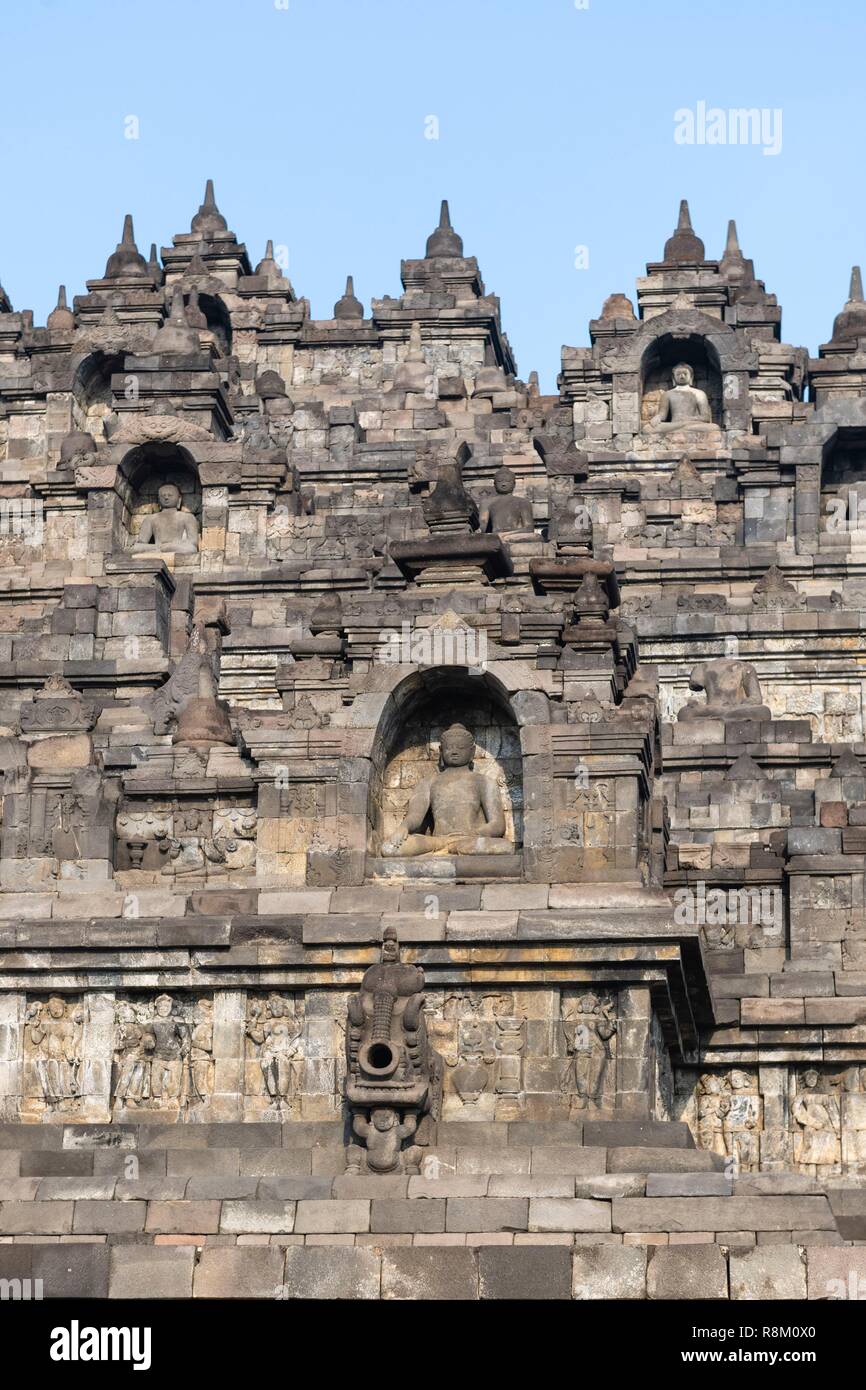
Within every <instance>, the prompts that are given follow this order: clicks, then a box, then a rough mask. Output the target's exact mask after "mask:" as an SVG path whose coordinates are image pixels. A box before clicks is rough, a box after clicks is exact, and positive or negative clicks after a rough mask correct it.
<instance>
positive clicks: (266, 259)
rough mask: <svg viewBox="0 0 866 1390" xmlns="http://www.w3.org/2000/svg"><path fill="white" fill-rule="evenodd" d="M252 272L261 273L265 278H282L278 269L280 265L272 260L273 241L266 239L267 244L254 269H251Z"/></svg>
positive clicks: (281, 273)
mask: <svg viewBox="0 0 866 1390" xmlns="http://www.w3.org/2000/svg"><path fill="white" fill-rule="evenodd" d="M253 274H254V275H263V276H264V278H265V279H266V280H282V279H283V272H282V270H281V269H280V266H279V265H278V264H277V262H276V261H275V260H274V243H273V242H272V241H270V240H269V241H268V244H267V246H266V247H265V254H264V255H263V256H262V259H261V260H260V261H259V263H258V265H257V266H256V268H255V270H254V271H253Z"/></svg>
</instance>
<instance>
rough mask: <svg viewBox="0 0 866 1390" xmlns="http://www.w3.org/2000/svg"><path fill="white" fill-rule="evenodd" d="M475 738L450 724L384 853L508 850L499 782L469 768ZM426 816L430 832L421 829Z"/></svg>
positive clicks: (500, 851) (390, 854)
mask: <svg viewBox="0 0 866 1390" xmlns="http://www.w3.org/2000/svg"><path fill="white" fill-rule="evenodd" d="M474 755H475V740H474V738H473V736H472V734H471V733H470V732H469V730H468V729H466V728H464V726H463V725H462V724H452V725H451V727H450V728H448V729H446V730H445V731H444V733H443V734H442V737H441V740H440V744H439V771H438V772H437V773H436V775H435V777H433V778H432V779H431V780H430V781H429V782H422V783H421V784H420V785H419V786H418V787H417V788H416V790H415V792H414V793H413V795H412V799H411V801H410V802H409V807H408V810H407V812H406V817H405V820H404V821H403V824H402V825H401V826H400V827H399V828H398V829H397V831H396V832H395V833H394V835H393V836H392V837H391V839H389V840H386V841H385V843H384V844H383V846H382V854H383V855H384V856H385V857H391V858H393V857H395V856H401V857H403V856H406V857H410V856H415V855H422V854H511V853H513V850H514V846H513V845H512V844H511V842H510V841H509V840H506V839H505V811H504V809H503V805H502V794H501V792H500V790H499V787H498V786H497V785H496V783H495V782H494V781H493V780H492V778H490V777H485V776H483V774H481V773H480V772H475V771H474V770H473V762H472V760H473V757H474ZM428 816H429V817H430V818H431V819H432V822H433V830H432V834H429V835H428V834H426V833H423V830H422V827H423V826H424V823H425V821H426V820H427V818H428Z"/></svg>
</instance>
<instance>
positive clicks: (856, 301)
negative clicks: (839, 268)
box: [833, 265, 866, 342]
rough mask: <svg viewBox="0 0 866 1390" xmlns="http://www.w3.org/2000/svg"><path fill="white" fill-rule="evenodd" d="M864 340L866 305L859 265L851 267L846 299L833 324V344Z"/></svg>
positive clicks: (865, 334)
mask: <svg viewBox="0 0 866 1390" xmlns="http://www.w3.org/2000/svg"><path fill="white" fill-rule="evenodd" d="M858 338H866V303H864V302H863V277H862V275H861V274H860V267H859V265H855V266H852V267H851V283H850V285H849V287H848V299H847V301H846V303H845V307H844V309H843V310H842V312H841V313H840V314H837V315H836V319H835V322H834V323H833V342H848V341H854V340H856V339H858Z"/></svg>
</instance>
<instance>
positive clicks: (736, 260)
mask: <svg viewBox="0 0 866 1390" xmlns="http://www.w3.org/2000/svg"><path fill="white" fill-rule="evenodd" d="M719 271H720V273H721V275H722V278H723V279H724V280H727V282H728V284H729V285H734V286H736V287H737V288H738V289H739V288H741V287H742V288H745V287H746V286H747V285H751V284H753V283H754V280H755V267H754V264H753V263H752V261H748V260H746V257H745V256H744V255H743V253H742V251H741V250H740V241H739V237H738V236H737V224H736V222H735V221H734V219H733V217H732V218H731V220H730V221H729V222H728V236H727V240H726V241H725V254H724V255H723V256H722V259H721V260H720V261H719Z"/></svg>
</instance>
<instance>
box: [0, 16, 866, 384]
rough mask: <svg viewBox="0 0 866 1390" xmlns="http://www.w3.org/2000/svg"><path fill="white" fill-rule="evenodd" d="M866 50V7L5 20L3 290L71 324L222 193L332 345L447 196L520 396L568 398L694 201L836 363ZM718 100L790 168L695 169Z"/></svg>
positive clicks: (387, 286) (704, 159)
mask: <svg viewBox="0 0 866 1390" xmlns="http://www.w3.org/2000/svg"><path fill="white" fill-rule="evenodd" d="M586 2H587V0H579V3H580V4H586ZM283 5H285V6H286V7H285V8H281V6H283ZM864 39H866V6H864V5H863V4H862V0H825V3H824V4H823V5H821V6H819V5H816V4H813V3H809V4H807V3H805V0H785V2H784V3H783V0H760V3H757V0H728V3H726V4H725V5H724V6H705V5H701V4H699V3H695V4H687V3H685V0H660V2H659V3H656V4H647V3H646V0H644V2H643V3H640V0H588V8H584V9H581V8H578V7H577V5H576V4H575V0H435V3H432V4H417V3H412V0H354V3H352V0H172V3H169V0H139V3H137V4H131V3H125V4H124V3H118V4H110V3H107V0H29V3H27V4H18V5H12V4H11V3H10V2H9V0H6V3H4V4H3V5H2V7H0V48H2V52H3V72H2V78H0V169H2V179H0V187H2V192H3V213H2V216H0V282H2V284H3V285H4V287H5V289H6V291H7V293H8V294H9V296H10V298H11V299H12V301H13V304H14V306H15V307H16V308H32V309H33V310H34V312H35V315H36V321H37V322H39V323H43V322H44V320H45V316H46V314H47V313H48V311H49V310H50V309H51V307H52V306H53V304H54V300H55V297H56V288H57V285H58V283H60V282H61V281H62V282H65V284H66V286H67V290H68V293H69V295H70V297H71V296H72V295H73V294H77V293H82V292H83V291H84V281H85V280H86V279H88V278H94V277H97V276H100V275H101V274H102V272H103V270H104V265H105V260H106V258H107V256H108V255H109V253H110V252H111V251H112V250H113V249H114V246H115V244H116V242H117V240H118V239H119V236H120V231H121V224H122V218H123V214H124V213H125V212H127V211H129V212H132V214H133V216H134V218H135V230H136V237H137V240H138V243H139V246H140V247H141V249H142V250H144V252H145V254H147V251H148V248H149V246H150V243H151V241H156V242H157V244H158V246H160V247H161V246H164V245H167V244H170V242H171V236H172V234H173V233H175V232H179V231H188V230H189V222H190V218H191V216H192V214H193V213H194V212H195V210H196V208H197V207H198V204H199V202H200V201H201V197H202V192H203V189H204V183H205V179H206V178H207V177H208V176H210V177H212V178H213V179H214V181H215V184H216V193H217V201H218V203H219V205H220V208H221V210H222V212H223V213H224V214H225V216H226V217H227V219H228V222H229V226H230V227H231V228H232V230H233V231H235V232H236V233H237V235H238V236H239V238H241V239H242V240H243V241H245V243H246V245H247V248H248V250H249V253H250V256H251V259H252V260H253V262H255V261H256V260H258V259H259V257H260V256H261V255H262V253H263V250H264V244H265V240H266V238H267V237H272V238H273V239H274V240H275V242H277V243H278V244H282V245H285V246H286V247H288V255H289V273H290V275H291V278H292V281H293V284H294V286H295V290H296V292H297V293H298V294H303V295H306V296H307V297H308V298H309V299H310V301H311V307H312V313H313V315H314V316H316V317H320V318H322V317H328V316H330V313H331V307H332V305H333V302H334V300H335V299H336V298H337V297H338V296H339V295H340V293H341V292H342V289H343V284H344V281H345V276H346V273H347V272H349V271H351V272H352V273H353V274H354V276H355V289H356V293H357V294H358V295H359V297H360V298H361V299H362V300H363V301H364V302H365V304H369V301H370V299H371V298H373V297H379V296H381V295H383V294H392V295H396V294H398V293H399V291H400V281H399V271H400V259H401V257H407V258H408V257H413V256H419V255H422V254H423V250H424V242H425V239H426V236H427V234H428V232H429V231H430V230H431V229H432V227H433V225H434V223H435V221H436V219H437V215H438V207H439V200H440V198H442V197H448V198H449V199H450V203H451V209H452V216H453V220H454V224H455V226H456V227H457V230H458V231H459V232H460V233H461V235H462V236H463V238H464V243H465V249H466V252H467V254H474V255H476V256H477V257H478V260H479V263H480V266H481V272H482V275H483V277H484V281H485V284H486V287H487V289H488V291H490V292H493V293H496V294H498V295H499V296H500V298H501V300H502V316H503V324H504V327H505V329H506V331H507V333H508V335H509V338H510V340H511V344H512V347H513V348H514V351H515V354H516V357H517V362H518V367H519V369H520V372H521V374H522V375H523V376H524V377H525V376H526V375H527V374H528V372H529V371H530V369H532V368H533V367H534V368H536V369H537V370H538V371H539V372H540V375H541V381H542V387H543V388H544V389H546V390H553V389H554V383H555V378H556V372H557V370H558V367H559V353H560V347H561V344H563V343H569V344H576V345H579V344H583V343H585V342H587V340H588V339H587V321H588V320H589V318H591V317H595V316H596V315H597V314H598V312H599V309H600V307H601V304H602V301H603V300H604V298H605V296H606V295H607V294H609V293H610V292H611V291H613V290H625V291H626V292H627V293H632V291H633V285H634V281H635V278H636V277H637V276H638V275H641V274H643V272H644V266H645V263H646V262H647V261H648V260H657V259H659V258H660V256H661V251H662V246H663V244H664V241H665V239H666V237H667V236H668V235H669V234H670V232H671V230H672V228H673V225H674V222H675V219H676V212H677V206H678V202H679V199H680V198H681V197H687V198H688V199H689V202H690V205H691V210H692V219H693V222H694V225H695V229H696V231H697V232H698V233H699V234H700V235H701V236H702V237H703V239H704V241H705V242H706V247H707V255H708V256H711V257H717V256H719V255H720V254H721V252H722V248H723V244H724V234H725V227H726V223H727V219H728V218H729V217H736V219H737V223H738V227H739V231H740V239H741V242H742V246H743V251H744V254H746V255H747V256H751V257H752V258H753V259H754V261H755V268H756V272H757V274H758V275H759V276H760V277H761V278H762V279H764V280H765V281H766V283H767V288H768V289H769V290H771V291H773V292H775V293H776V294H777V295H778V296H779V299H780V302H781V304H782V306H783V310H784V318H783V336H784V338H785V340H786V341H788V342H794V343H804V344H805V345H806V346H808V347H809V348H810V350H811V351H812V352H815V351H816V350H817V346H818V344H819V343H820V342H824V341H826V340H827V338H828V337H829V335H830V330H831V325H832V321H833V316H834V314H835V313H836V312H837V311H838V309H839V308H840V307H841V305H842V302H843V301H844V299H845V297H846V291H847V284H848V275H849V270H850V266H851V264H852V262H855V261H861V260H862V261H864V262H866V218H864V207H866V181H864V178H863V174H862V168H863V153H862V147H863V95H862V67H863V55H864V50H866V44H864ZM701 101H703V102H705V103H706V106H707V107H708V108H714V107H715V108H721V109H722V110H724V111H727V110H729V109H731V108H739V107H750V108H751V107H757V108H762V109H764V108H765V109H767V110H768V111H776V110H780V111H781V112H782V148H781V151H780V153H778V154H776V155H765V154H764V153H763V151H762V148H761V146H760V145H749V144H738V145H724V146H722V145H713V146H711V145H706V144H705V145H697V144H695V145H682V144H677V143H676V142H675V140H674V131H675V119H674V113H675V112H677V111H679V110H682V109H689V110H695V109H696V108H697V104H698V102H701ZM131 115H132V116H136V117H137V118H138V122H139V138H138V139H137V140H130V139H127V138H125V129H126V128H127V126H126V118H127V117H128V116H131ZM431 116H433V117H436V119H437V121H438V139H428V138H426V135H427V134H429V133H430V131H431V129H432V125H431V122H430V121H429V117H431ZM578 246H585V247H587V248H588V253H589V254H588V260H589V264H588V268H586V269H580V270H578V269H576V268H575V247H578Z"/></svg>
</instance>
